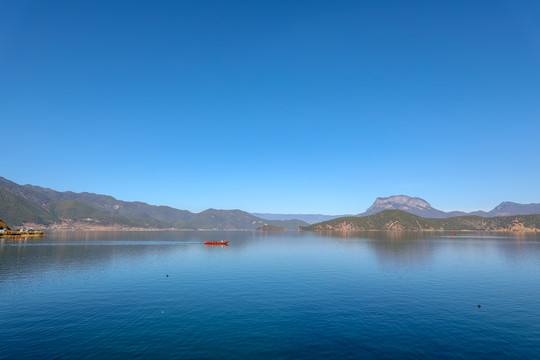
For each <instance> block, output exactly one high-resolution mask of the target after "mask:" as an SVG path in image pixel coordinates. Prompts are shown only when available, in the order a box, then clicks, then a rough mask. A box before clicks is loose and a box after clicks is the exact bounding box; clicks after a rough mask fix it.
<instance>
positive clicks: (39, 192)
mask: <svg viewBox="0 0 540 360" xmlns="http://www.w3.org/2000/svg"><path fill="white" fill-rule="evenodd" d="M0 190H1V191H2V193H3V194H4V197H5V199H2V198H0V218H2V219H4V220H5V221H6V222H8V224H10V225H13V226H16V225H22V223H24V222H33V223H37V224H43V225H49V224H52V223H59V222H61V221H64V220H66V221H72V222H83V223H87V224H95V225H106V226H109V225H111V226H112V225H121V226H127V227H142V228H170V227H174V228H178V229H255V228H257V227H258V226H261V225H263V224H265V223H267V224H271V225H277V226H283V227H286V228H288V229H296V228H297V227H298V226H303V225H307V223H305V222H303V221H300V220H286V221H280V220H263V219H261V218H258V217H256V216H253V215H251V214H249V213H247V212H245V211H241V210H215V209H208V210H205V211H203V212H201V213H198V214H195V213H192V212H190V211H187V210H180V209H175V208H172V207H169V206H154V205H149V204H146V203H143V202H139V201H133V202H128V201H121V200H117V199H115V198H114V197H112V196H108V195H99V194H92V193H87V192H83V193H74V192H71V191H65V192H59V191H55V190H52V189H48V188H43V187H39V186H34V185H18V184H16V183H14V182H12V181H9V180H7V179H5V178H3V177H0Z"/></svg>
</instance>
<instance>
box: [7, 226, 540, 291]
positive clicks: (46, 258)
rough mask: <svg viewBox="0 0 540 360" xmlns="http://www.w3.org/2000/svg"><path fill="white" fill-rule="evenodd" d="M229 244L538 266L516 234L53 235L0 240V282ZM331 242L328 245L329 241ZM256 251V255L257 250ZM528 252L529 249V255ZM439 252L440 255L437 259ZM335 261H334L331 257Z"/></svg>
mask: <svg viewBox="0 0 540 360" xmlns="http://www.w3.org/2000/svg"><path fill="white" fill-rule="evenodd" d="M223 239H226V240H229V241H230V246H229V247H228V248H227V249H226V251H228V252H236V253H241V252H245V251H255V250H251V249H252V248H253V247H255V248H257V249H258V250H257V251H271V250H272V249H274V250H275V249H278V250H276V251H281V252H283V251H287V249H289V250H290V251H291V252H292V253H294V251H295V250H293V249H297V250H298V249H300V250H302V251H298V252H297V253H295V255H294V256H297V258H300V257H301V256H309V254H314V253H320V252H324V251H333V250H332V249H331V248H328V246H329V244H335V245H337V247H338V248H339V249H344V250H346V251H347V252H351V251H352V252H357V253H364V254H366V253H367V254H368V256H374V258H375V259H376V260H377V262H378V264H379V266H381V267H384V268H390V267H392V268H417V267H423V266H426V265H429V264H431V263H432V262H433V261H434V259H435V258H436V256H437V254H438V256H443V255H444V256H454V257H459V256H463V257H466V254H474V256H478V254H490V256H498V257H501V258H502V259H504V261H507V262H513V263H518V264H519V263H520V262H522V261H523V258H526V257H527V258H529V259H530V258H531V257H532V258H535V259H538V260H539V261H540V251H538V246H540V235H538V234H530V233H529V234H523V233H460V234H458V235H457V236H450V234H447V233H431V232H355V233H336V232H320V233H311V232H277V233H276V232H273V233H270V232H268V233H264V232H251V231H235V232H233V231H228V232H211V231H209V232H187V231H186V232H57V233H51V234H49V235H48V236H47V237H45V238H43V239H30V240H11V239H2V240H1V242H0V283H1V282H3V281H5V280H6V279H7V278H18V277H28V276H32V274H40V273H43V272H45V271H47V269H50V268H64V269H67V268H84V269H89V268H100V267H105V266H107V265H108V264H109V263H111V262H113V261H115V260H119V259H125V260H126V261H132V262H138V261H141V258H143V257H147V256H156V257H158V258H159V257H166V256H172V255H174V256H176V257H178V258H179V259H181V258H182V257H186V256H190V254H196V256H204V254H220V251H221V250H222V249H209V248H205V247H204V245H202V243H203V242H204V241H205V240H209V241H220V240H223ZM330 240H331V241H330ZM261 247H264V249H263V250H261V249H262V248H261ZM531 249H534V250H535V251H532V252H531ZM441 254H443V255H441ZM336 256H339V254H338V255H336Z"/></svg>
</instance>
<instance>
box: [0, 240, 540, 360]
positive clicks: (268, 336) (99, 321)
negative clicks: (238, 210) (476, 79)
mask: <svg viewBox="0 0 540 360" xmlns="http://www.w3.org/2000/svg"><path fill="white" fill-rule="evenodd" d="M221 239H228V240H230V246H229V247H205V246H204V245H202V244H201V242H202V241H204V240H221ZM167 275H168V277H167ZM0 303H1V304H2V306H0V359H38V358H46V359H52V358H57V359H81V358H88V359H90V358H93V359H124V358H149V359H175V358H176V359H226V358H236V359H318V358H334V359H357V358H418V359H433V358H449V359H459V358H463V359H471V358H478V359H494V358H512V359H517V358H523V359H531V358H538V357H539V356H540V236H538V235H534V234H529V235H524V234H485V233H474V234H472V233H462V234H458V236H449V234H443V233H431V234H426V233H424V234H422V233H407V234H402V233H393V234H392V233H391V234H388V233H387V234H385V233H359V234H354V235H348V236H339V235H330V234H317V233H306V232H301V233H297V232H286V233H277V234H270V233H266V234H265V233H255V232H114V233H113V232H87V233H73V232H67V233H52V234H50V235H49V236H47V237H46V238H43V239H39V240H27V241H25V242H21V241H12V240H2V242H1V244H0ZM478 305H480V306H481V307H478Z"/></svg>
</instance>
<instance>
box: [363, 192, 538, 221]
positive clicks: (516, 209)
mask: <svg viewBox="0 0 540 360" xmlns="http://www.w3.org/2000/svg"><path fill="white" fill-rule="evenodd" d="M383 210H403V211H406V212H409V213H411V214H415V215H419V216H422V217H427V218H438V219H440V218H448V217H455V216H464V215H478V216H484V217H494V216H510V215H531V214H540V204H518V203H513V202H502V203H501V204H499V205H498V206H496V207H495V208H494V209H493V210H491V211H489V212H486V211H474V212H470V213H466V212H463V211H450V212H444V211H441V210H438V209H435V208H433V207H432V206H431V205H430V204H429V203H428V202H427V201H426V200H424V199H420V198H417V197H410V196H406V195H394V196H389V197H379V198H377V199H376V200H375V202H374V203H373V205H371V206H370V207H369V208H368V209H367V210H366V211H365V212H363V213H361V214H358V215H357V216H368V215H372V214H375V213H378V212H380V211H383Z"/></svg>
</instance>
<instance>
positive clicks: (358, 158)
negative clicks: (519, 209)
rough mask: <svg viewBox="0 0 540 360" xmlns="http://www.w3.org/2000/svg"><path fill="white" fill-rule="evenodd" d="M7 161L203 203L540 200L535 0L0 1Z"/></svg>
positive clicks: (79, 185)
mask: <svg viewBox="0 0 540 360" xmlns="http://www.w3.org/2000/svg"><path fill="white" fill-rule="evenodd" d="M0 122H1V124H2V125H3V128H4V132H3V138H4V140H3V144H2V155H3V156H2V158H3V159H4V160H5V163H7V164H8V166H4V168H3V170H2V171H1V173H0V175H2V176H4V177H6V178H8V179H10V180H13V181H15V182H17V183H21V184H26V183H30V184H35V185H40V186H45V187H50V188H54V189H57V190H62V191H63V190H72V191H77V192H79V191H89V192H95V193H102V194H110V195H112V196H114V197H116V198H118V199H122V200H128V201H131V200H141V201H145V202H148V203H151V204H158V205H170V206H173V207H177V208H181V209H188V210H191V211H201V210H204V209H206V208H210V207H213V208H222V209H232V208H239V209H243V210H246V211H253V212H280V213H327V214H341V213H359V212H362V211H364V210H365V209H366V208H367V207H368V206H369V205H371V203H372V202H373V201H374V200H375V198H376V197H378V196H389V195H394V194H407V195H410V196H418V197H422V198H424V199H426V200H427V201H429V202H430V203H431V204H432V205H433V206H434V207H437V208H440V209H443V210H476V209H488V210H489V209H491V208H492V207H494V206H495V205H497V204H498V203H500V202H501V201H506V200H508V201H516V202H524V203H529V202H540V186H539V184H540V166H539V164H540V161H539V157H540V150H539V149H540V148H539V145H538V142H539V134H540V3H539V2H537V1H446V2H442V1H350V2H349V1H337V2H336V1H296V2H291V1H146V2H142V1H102V2H101V1H88V2H78V1H77V2H74V1H66V2H57V1H50V2H38V1H31V2H26V1H3V0H1V1H0Z"/></svg>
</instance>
